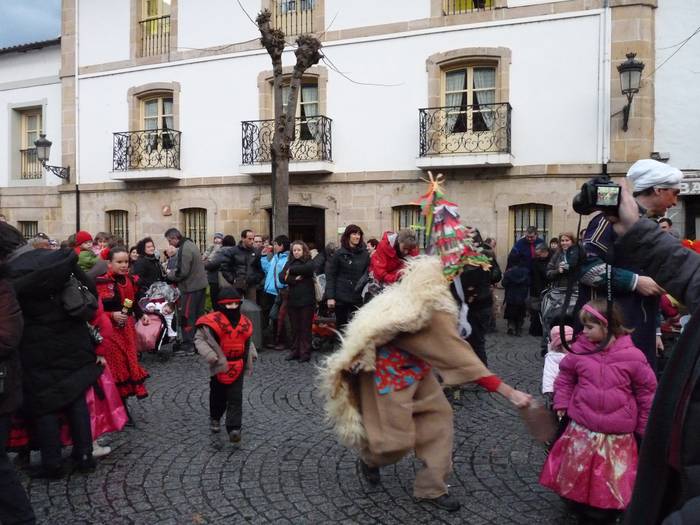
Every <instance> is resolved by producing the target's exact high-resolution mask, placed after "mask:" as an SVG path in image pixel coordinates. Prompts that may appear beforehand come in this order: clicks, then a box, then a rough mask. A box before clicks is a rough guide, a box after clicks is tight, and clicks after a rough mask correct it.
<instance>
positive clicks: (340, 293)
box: [326, 243, 369, 304]
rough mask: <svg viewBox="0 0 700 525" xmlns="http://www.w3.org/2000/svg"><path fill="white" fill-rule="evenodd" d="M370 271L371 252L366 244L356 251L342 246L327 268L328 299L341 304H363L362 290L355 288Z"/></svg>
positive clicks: (358, 247)
mask: <svg viewBox="0 0 700 525" xmlns="http://www.w3.org/2000/svg"><path fill="white" fill-rule="evenodd" d="M368 270H369V252H368V251H367V248H366V247H365V245H364V243H360V245H359V246H357V247H356V248H354V249H347V248H344V247H342V246H341V247H340V248H338V251H336V252H335V255H333V258H332V259H331V260H330V264H329V265H328V267H327V268H326V297H327V298H328V299H335V300H336V301H338V302H341V303H350V304H362V297H361V296H360V293H361V292H362V290H356V289H355V288H356V286H357V283H358V281H359V280H360V279H361V278H362V276H363V275H364V274H366V273H367V272H368Z"/></svg>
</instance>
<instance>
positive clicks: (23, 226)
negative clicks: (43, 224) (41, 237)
mask: <svg viewBox="0 0 700 525" xmlns="http://www.w3.org/2000/svg"><path fill="white" fill-rule="evenodd" d="M17 226H19V232H20V233H21V234H22V237H24V239H25V240H27V241H29V240H31V239H33V238H34V237H36V236H37V234H38V233H39V223H38V222H37V221H19V222H18V223H17Z"/></svg>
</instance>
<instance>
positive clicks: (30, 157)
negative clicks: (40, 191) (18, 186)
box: [19, 148, 42, 180]
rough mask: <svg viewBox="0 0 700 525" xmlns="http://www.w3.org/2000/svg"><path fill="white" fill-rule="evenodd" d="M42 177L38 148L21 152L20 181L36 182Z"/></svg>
mask: <svg viewBox="0 0 700 525" xmlns="http://www.w3.org/2000/svg"><path fill="white" fill-rule="evenodd" d="M41 177H42V173H41V162H39V158H38V157H37V155H36V148H27V149H21V150H19V178H20V180H36V179H40V178H41Z"/></svg>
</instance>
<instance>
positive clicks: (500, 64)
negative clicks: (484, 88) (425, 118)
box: [425, 47, 511, 108]
mask: <svg viewBox="0 0 700 525" xmlns="http://www.w3.org/2000/svg"><path fill="white" fill-rule="evenodd" d="M475 65H476V66H478V65H491V66H495V67H496V103H497V104H500V103H504V102H509V101H510V98H509V95H510V66H511V51H510V49H509V48H507V47H464V48H461V49H453V50H450V51H444V52H441V53H435V54H433V55H430V56H429V57H428V59H427V60H426V61H425V68H426V71H427V72H428V106H427V107H429V108H439V107H442V106H443V102H442V99H443V93H444V84H445V82H444V78H445V74H444V73H445V71H446V70H451V69H455V68H456V67H459V66H464V67H467V66H475Z"/></svg>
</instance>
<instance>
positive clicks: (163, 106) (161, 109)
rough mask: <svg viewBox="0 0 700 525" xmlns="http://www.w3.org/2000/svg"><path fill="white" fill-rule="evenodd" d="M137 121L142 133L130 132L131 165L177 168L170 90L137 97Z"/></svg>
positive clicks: (175, 133)
mask: <svg viewBox="0 0 700 525" xmlns="http://www.w3.org/2000/svg"><path fill="white" fill-rule="evenodd" d="M140 103H141V124H140V126H139V127H140V128H141V129H142V130H143V132H140V133H138V134H132V138H131V143H132V144H131V146H132V150H131V152H130V155H131V167H132V168H168V167H179V159H178V162H177V163H175V164H174V163H173V162H172V161H173V159H172V158H171V157H172V153H173V151H172V150H173V148H174V146H175V145H176V144H177V141H178V137H177V132H176V131H175V130H174V126H175V122H174V116H173V95H172V93H161V94H158V95H150V96H148V97H145V98H142V99H140Z"/></svg>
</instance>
